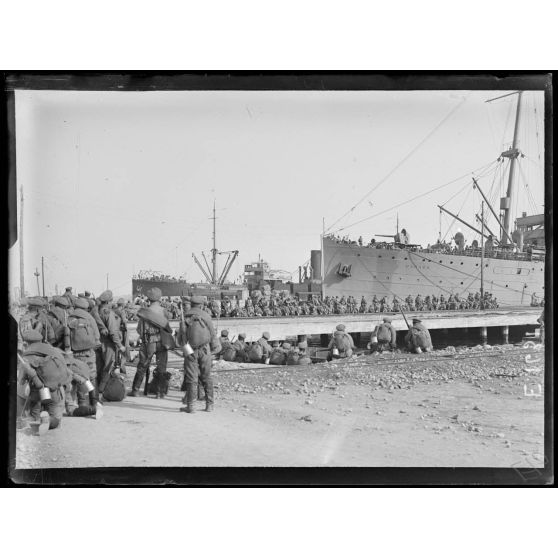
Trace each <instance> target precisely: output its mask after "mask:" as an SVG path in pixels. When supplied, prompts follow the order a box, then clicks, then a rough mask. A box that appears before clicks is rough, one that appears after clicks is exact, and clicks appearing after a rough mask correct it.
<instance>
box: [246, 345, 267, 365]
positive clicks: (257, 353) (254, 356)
mask: <svg viewBox="0 0 558 558" xmlns="http://www.w3.org/2000/svg"><path fill="white" fill-rule="evenodd" d="M248 356H249V357H250V360H251V361H252V362H261V361H262V358H263V347H262V346H261V345H260V344H259V343H254V344H252V346H251V347H250V350H249V351H248Z"/></svg>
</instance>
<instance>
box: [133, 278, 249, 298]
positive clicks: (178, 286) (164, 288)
mask: <svg viewBox="0 0 558 558" xmlns="http://www.w3.org/2000/svg"><path fill="white" fill-rule="evenodd" d="M154 287H157V288H158V289H161V292H162V295H163V296H169V297H175V296H186V295H188V296H191V295H201V296H208V297H221V296H223V295H228V296H234V297H236V298H245V290H246V289H245V288H244V287H243V286H242V285H235V284H226V285H222V286H220V287H215V286H213V285H209V284H206V283H187V282H186V281H164V280H158V279H132V294H133V296H138V295H142V294H143V295H145V294H146V293H147V291H148V290H149V289H152V288H154Z"/></svg>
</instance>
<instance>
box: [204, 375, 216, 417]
mask: <svg viewBox="0 0 558 558" xmlns="http://www.w3.org/2000/svg"><path fill="white" fill-rule="evenodd" d="M204 387H205V410H206V411H207V412H208V413H211V412H212V411H213V402H214V397H213V380H211V379H209V380H206V382H205V386H204Z"/></svg>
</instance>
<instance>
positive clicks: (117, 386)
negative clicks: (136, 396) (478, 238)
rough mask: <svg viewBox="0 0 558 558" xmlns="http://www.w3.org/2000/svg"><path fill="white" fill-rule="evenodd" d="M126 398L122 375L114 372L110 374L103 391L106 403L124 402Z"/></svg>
mask: <svg viewBox="0 0 558 558" xmlns="http://www.w3.org/2000/svg"><path fill="white" fill-rule="evenodd" d="M124 397H126V386H125V385H124V379H123V378H122V376H121V375H120V374H117V373H114V372H113V373H111V374H110V377H109V379H108V380H107V383H106V385H105V389H104V390H103V399H105V400H106V401H122V400H123V399H124Z"/></svg>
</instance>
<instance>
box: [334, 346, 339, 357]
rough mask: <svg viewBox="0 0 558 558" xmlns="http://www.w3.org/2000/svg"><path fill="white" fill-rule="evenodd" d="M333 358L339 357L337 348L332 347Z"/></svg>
mask: <svg viewBox="0 0 558 558" xmlns="http://www.w3.org/2000/svg"><path fill="white" fill-rule="evenodd" d="M332 353H333V356H339V349H338V348H337V347H333V351H332Z"/></svg>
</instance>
